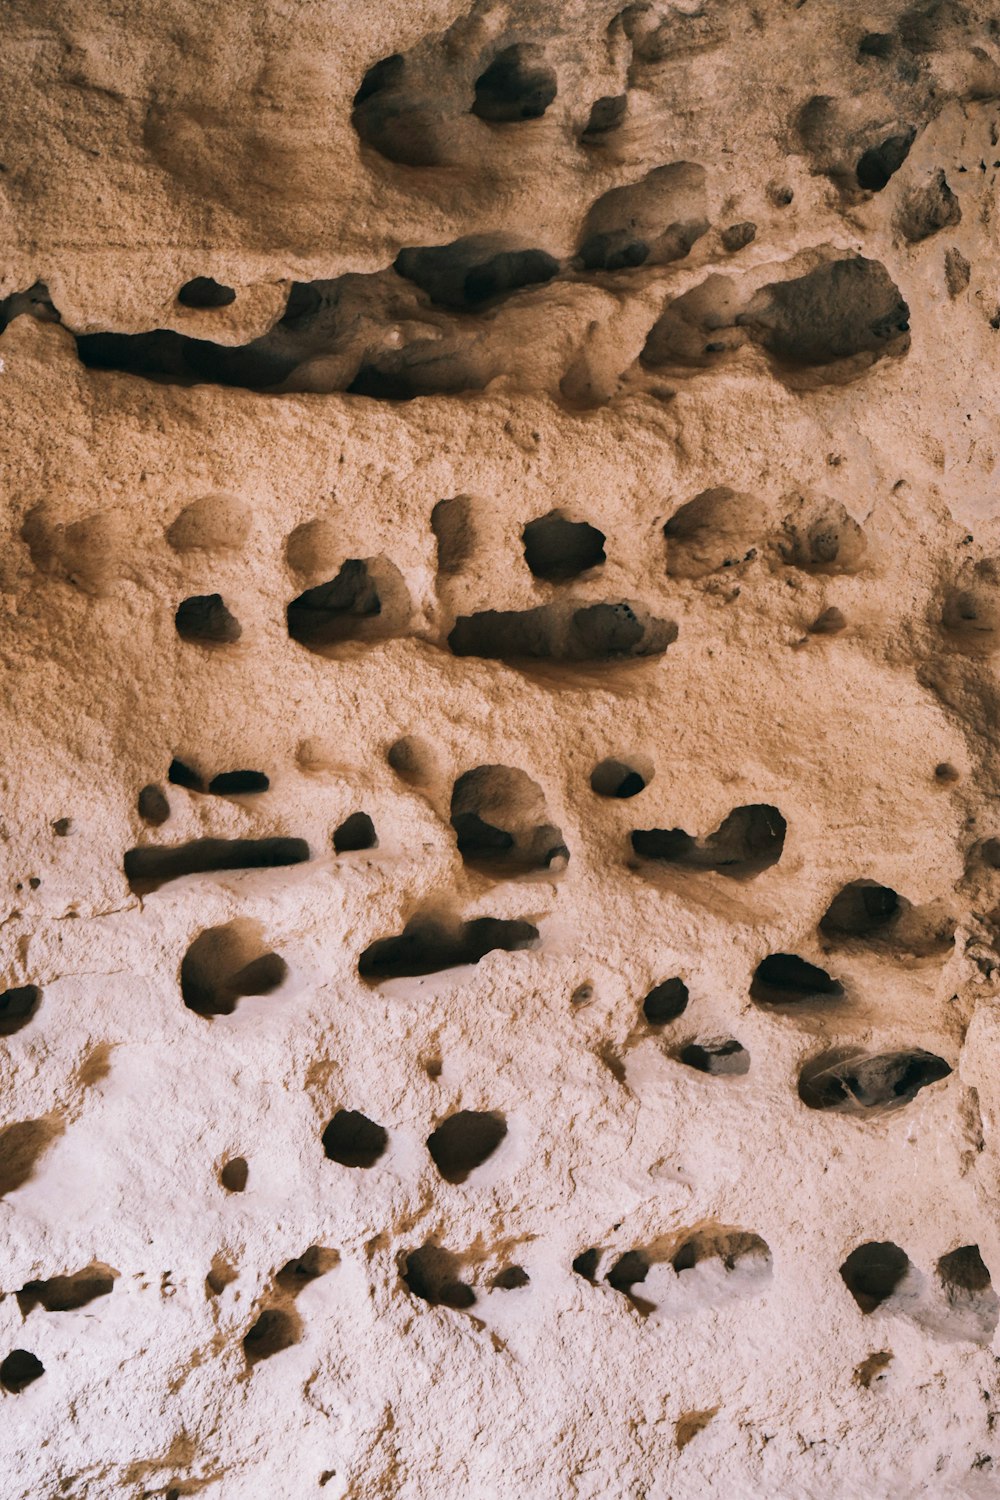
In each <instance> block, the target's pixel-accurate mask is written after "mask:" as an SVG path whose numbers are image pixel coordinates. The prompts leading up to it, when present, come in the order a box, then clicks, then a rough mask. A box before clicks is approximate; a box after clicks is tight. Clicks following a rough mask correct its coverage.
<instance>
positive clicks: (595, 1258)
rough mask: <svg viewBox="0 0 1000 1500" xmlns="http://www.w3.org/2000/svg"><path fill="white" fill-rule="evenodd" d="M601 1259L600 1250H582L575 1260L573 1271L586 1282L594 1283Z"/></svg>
mask: <svg viewBox="0 0 1000 1500" xmlns="http://www.w3.org/2000/svg"><path fill="white" fill-rule="evenodd" d="M600 1259H601V1252H600V1250H597V1249H595V1248H593V1247H591V1249H589V1250H581V1251H580V1254H579V1255H577V1256H576V1257H575V1258H574V1261H573V1270H574V1271H575V1272H576V1274H577V1275H578V1276H582V1277H583V1278H584V1280H585V1281H593V1280H594V1277H595V1276H596V1275H597V1267H598V1264H599V1263H600Z"/></svg>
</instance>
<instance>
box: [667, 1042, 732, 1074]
mask: <svg viewBox="0 0 1000 1500" xmlns="http://www.w3.org/2000/svg"><path fill="white" fill-rule="evenodd" d="M677 1057H678V1061H680V1062H682V1063H685V1064H686V1065H687V1067H689V1068H696V1069H697V1070H698V1072H699V1073H712V1074H716V1075H718V1076H732V1077H737V1076H739V1075H741V1074H743V1073H749V1071H750V1054H749V1052H748V1051H747V1049H746V1048H745V1047H744V1046H742V1044H741V1043H740V1042H738V1041H736V1039H735V1038H734V1037H725V1038H720V1039H719V1040H718V1041H715V1040H713V1041H705V1042H688V1043H687V1045H686V1046H684V1047H682V1048H681V1049H680V1051H679V1052H678V1054H677Z"/></svg>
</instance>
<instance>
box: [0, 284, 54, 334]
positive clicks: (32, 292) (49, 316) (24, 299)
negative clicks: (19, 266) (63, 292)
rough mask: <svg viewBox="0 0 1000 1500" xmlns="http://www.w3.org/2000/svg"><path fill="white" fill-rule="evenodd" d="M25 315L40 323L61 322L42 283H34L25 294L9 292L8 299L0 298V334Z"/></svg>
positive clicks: (46, 288)
mask: <svg viewBox="0 0 1000 1500" xmlns="http://www.w3.org/2000/svg"><path fill="white" fill-rule="evenodd" d="M25 315H26V316H27V317H29V318H37V319H38V321H39V322H40V323H59V322H61V321H62V320H61V318H60V316H59V313H58V311H57V309H56V308H55V306H54V305H53V302H52V298H51V296H50V295H49V289H48V287H47V286H46V284H45V282H44V281H36V282H34V284H33V285H32V286H29V288H28V290H27V291H26V292H11V294H10V296H9V297H3V298H0V333H2V332H3V330H4V329H5V328H6V327H7V324H8V323H11V322H13V320H14V319H15V318H20V317H22V316H25Z"/></svg>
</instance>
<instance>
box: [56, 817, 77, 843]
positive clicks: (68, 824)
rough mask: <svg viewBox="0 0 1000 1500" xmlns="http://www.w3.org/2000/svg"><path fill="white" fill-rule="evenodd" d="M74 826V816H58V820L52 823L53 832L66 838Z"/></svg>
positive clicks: (59, 836)
mask: <svg viewBox="0 0 1000 1500" xmlns="http://www.w3.org/2000/svg"><path fill="white" fill-rule="evenodd" d="M72 827H73V819H72V818H56V820H55V821H54V823H53V824H52V832H53V833H54V834H55V836H56V838H58V839H64V838H65V837H66V835H67V834H68V833H69V831H70V829H71V828H72Z"/></svg>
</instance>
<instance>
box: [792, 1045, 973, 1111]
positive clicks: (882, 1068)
mask: <svg viewBox="0 0 1000 1500" xmlns="http://www.w3.org/2000/svg"><path fill="white" fill-rule="evenodd" d="M951 1071H952V1070H951V1067H950V1066H949V1064H948V1063H946V1062H945V1060H944V1058H943V1057H938V1056H937V1055H936V1054H935V1053H933V1052H926V1051H924V1050H923V1048H919V1047H917V1048H913V1049H912V1050H909V1051H899V1052H882V1053H868V1054H864V1053H851V1054H848V1055H846V1056H845V1055H844V1053H843V1052H842V1051H841V1052H833V1053H823V1054H821V1055H820V1056H819V1057H816V1058H813V1059H812V1061H811V1062H808V1063H806V1065H805V1066H804V1067H803V1069H802V1072H801V1074H800V1076H799V1098H800V1099H801V1100H802V1103H803V1104H805V1105H806V1106H807V1107H808V1108H809V1109H830V1110H836V1111H838V1113H841V1114H859V1115H863V1114H865V1113H866V1112H867V1111H869V1110H879V1111H880V1112H883V1111H885V1110H887V1109H893V1108H899V1107H900V1106H902V1105H904V1104H909V1102H910V1100H911V1099H914V1098H915V1097H916V1095H917V1094H918V1093H919V1092H920V1090H921V1089H922V1088H926V1087H927V1085H928V1084H930V1083H938V1082H939V1081H940V1080H941V1079H942V1078H947V1077H948V1075H949V1074H950V1073H951Z"/></svg>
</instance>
